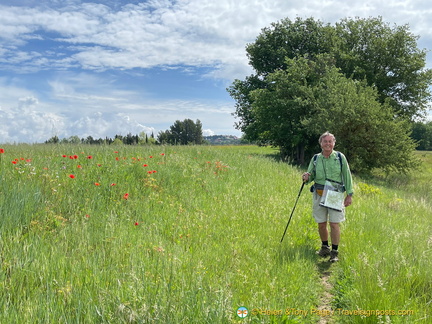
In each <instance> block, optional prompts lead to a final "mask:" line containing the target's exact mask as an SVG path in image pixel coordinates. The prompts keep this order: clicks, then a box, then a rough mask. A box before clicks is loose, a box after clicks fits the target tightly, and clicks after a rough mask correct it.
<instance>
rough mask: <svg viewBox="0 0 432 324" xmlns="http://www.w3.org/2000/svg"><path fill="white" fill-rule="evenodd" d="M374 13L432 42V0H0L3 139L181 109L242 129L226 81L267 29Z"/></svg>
mask: <svg viewBox="0 0 432 324" xmlns="http://www.w3.org/2000/svg"><path fill="white" fill-rule="evenodd" d="M376 16H382V17H383V19H384V21H386V22H389V23H390V24H397V25H404V24H409V26H410V30H411V31H412V32H413V33H414V34H415V35H418V36H419V37H420V39H419V41H418V44H419V47H420V48H426V49H432V20H431V19H429V17H431V16H432V4H431V3H430V1H429V0H428V1H426V0H405V1H402V0H389V1H367V0H366V1H364V0H352V1H345V0H343V1H342V0H340V1H332V0H305V1H297V0H295V1H292V0H272V1H266V0H261V1H258V0H235V1H234V0H217V1H216V0H180V1H172V0H150V1H138V0H133V1H129V0H123V1H118V0H106V1H102V0H100V1H80V0H1V1H0V122H1V125H2V126H1V127H0V143H7V142H10V143H13V142H27V143H35V142H43V141H45V140H47V139H48V138H50V137H52V136H54V135H57V136H59V137H60V138H65V137H66V138H67V137H69V136H73V135H78V136H79V137H87V136H93V137H95V138H99V137H102V138H104V137H105V136H108V137H113V136H114V135H116V134H122V135H126V134H127V133H132V134H138V133H140V132H142V131H144V132H147V133H149V134H150V133H152V132H153V133H154V134H155V135H157V133H158V132H159V131H164V130H166V129H169V126H170V125H172V124H173V123H174V122H175V121H176V120H184V119H186V118H190V119H192V120H197V119H199V120H200V121H201V122H202V124H203V130H204V134H205V135H212V134H227V135H228V134H230V135H237V136H241V133H240V132H239V131H238V130H236V129H235V128H234V123H235V121H236V120H235V119H234V117H233V116H232V113H233V112H234V111H235V102H234V101H233V100H232V98H230V96H229V95H228V93H227V91H226V88H227V87H228V86H229V85H230V84H231V83H232V82H233V81H234V79H236V78H237V79H244V78H245V76H247V75H249V74H251V73H252V71H251V69H250V67H249V65H248V60H247V57H246V52H245V46H246V44H247V43H251V42H253V41H254V40H255V38H256V36H257V35H258V34H259V33H260V31H261V29H262V28H264V27H268V26H269V25H270V24H271V23H272V22H276V21H278V20H280V19H283V18H286V17H288V18H290V19H292V20H294V19H295V18H296V17H301V18H307V17H314V18H315V19H320V20H322V21H323V22H325V23H335V22H337V21H339V20H340V19H342V18H346V17H362V18H363V17H376ZM427 67H428V68H432V55H431V53H429V54H428V60H427Z"/></svg>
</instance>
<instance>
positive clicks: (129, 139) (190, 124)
mask: <svg viewBox="0 0 432 324" xmlns="http://www.w3.org/2000/svg"><path fill="white" fill-rule="evenodd" d="M45 144H96V145H111V144H114V145H115V144H125V145H148V144H150V145H152V144H170V145H190V144H194V145H200V144H206V142H205V141H204V137H203V133H202V124H201V121H200V120H199V119H197V121H196V122H194V121H193V120H191V119H185V120H184V121H180V120H176V121H175V123H174V124H173V125H172V126H170V129H169V130H166V131H161V132H159V134H158V136H157V139H156V138H155V137H154V134H153V133H152V134H151V135H150V136H148V135H147V134H146V133H145V132H141V133H140V134H139V135H132V134H131V133H129V134H127V135H126V136H123V135H115V137H114V138H109V137H105V138H99V139H95V138H93V137H92V136H87V137H86V138H81V139H80V138H79V137H78V136H76V135H74V136H70V137H69V138H63V139H60V138H59V137H58V136H57V135H55V136H53V137H51V138H50V139H48V140H46V141H45Z"/></svg>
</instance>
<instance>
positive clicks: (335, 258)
mask: <svg viewBox="0 0 432 324" xmlns="http://www.w3.org/2000/svg"><path fill="white" fill-rule="evenodd" d="M338 254H339V251H338V250H331V252H330V260H329V261H330V262H337V261H339V258H338Z"/></svg>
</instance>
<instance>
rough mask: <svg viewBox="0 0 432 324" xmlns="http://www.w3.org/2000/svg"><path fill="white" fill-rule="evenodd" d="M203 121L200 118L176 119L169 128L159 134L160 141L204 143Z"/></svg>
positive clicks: (162, 142)
mask: <svg viewBox="0 0 432 324" xmlns="http://www.w3.org/2000/svg"><path fill="white" fill-rule="evenodd" d="M203 141H204V138H203V134H202V123H201V121H200V120H199V119H197V121H196V122H194V121H193V120H191V119H185V120H184V121H180V120H176V121H175V122H174V124H173V125H171V126H170V129H169V130H166V131H164V132H163V131H161V132H159V134H158V142H159V143H161V144H172V145H188V144H202V143H203Z"/></svg>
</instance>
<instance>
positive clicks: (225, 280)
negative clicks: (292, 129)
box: [0, 145, 432, 323]
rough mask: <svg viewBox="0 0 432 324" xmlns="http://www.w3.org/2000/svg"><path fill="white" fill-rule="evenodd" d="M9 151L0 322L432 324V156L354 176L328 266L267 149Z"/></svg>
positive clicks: (1, 183) (2, 184)
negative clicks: (403, 167)
mask: <svg viewBox="0 0 432 324" xmlns="http://www.w3.org/2000/svg"><path fill="white" fill-rule="evenodd" d="M0 148H2V149H3V150H0V152H3V153H0V215H1V216H0V253H1V268H0V323H430V322H431V321H432V314H431V306H432V305H431V304H432V261H431V260H432V202H431V201H432V200H431V193H430V184H431V182H432V167H431V166H432V154H431V153H432V152H423V153H420V154H419V156H420V157H421V158H422V159H423V161H424V164H423V166H422V168H421V170H419V171H418V172H413V173H412V174H410V175H387V176H385V177H384V176H382V175H379V174H376V175H375V176H374V177H373V178H368V179H362V178H360V177H355V179H354V180H355V189H356V194H355V199H354V204H353V206H351V207H349V208H348V209H347V221H346V222H345V223H344V224H343V225H342V241H341V246H340V256H341V260H340V262H339V263H337V264H332V265H331V264H329V263H328V262H325V261H322V260H321V259H319V258H318V257H317V256H316V255H315V250H316V249H318V248H319V246H320V241H319V236H318V233H317V230H316V225H315V223H314V221H313V220H312V218H311V197H310V193H309V192H308V190H307V189H308V188H306V187H305V189H304V190H303V193H302V195H301V196H300V199H299V201H298V205H297V209H296V211H295V214H294V216H293V220H292V222H291V224H290V227H289V228H288V231H287V234H286V236H285V239H284V241H283V243H282V244H281V243H279V242H280V239H281V236H282V234H283V230H284V228H285V225H286V223H287V221H288V217H289V215H290V213H291V210H292V207H293V205H294V202H295V199H296V197H297V194H298V192H299V189H300V185H301V180H300V174H301V172H302V170H300V169H298V168H293V167H291V166H289V165H287V164H284V163H281V162H277V161H276V160H275V159H274V158H273V156H274V154H275V153H277V152H276V151H275V150H273V149H271V148H258V147H254V146H242V147H208V146H188V147H161V146H149V147H131V146H117V147H113V146H73V145H68V146H62V145H57V146H49V145H40V146H39V145H33V146H29V145H17V146H7V145H4V146H0ZM324 277H325V278H326V281H327V282H326V284H325V285H324V284H323V278H324ZM240 307H245V308H247V310H248V315H247V317H245V318H241V317H239V316H238V309H239V308H240ZM330 311H332V313H331V314H328V313H329V312H330Z"/></svg>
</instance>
